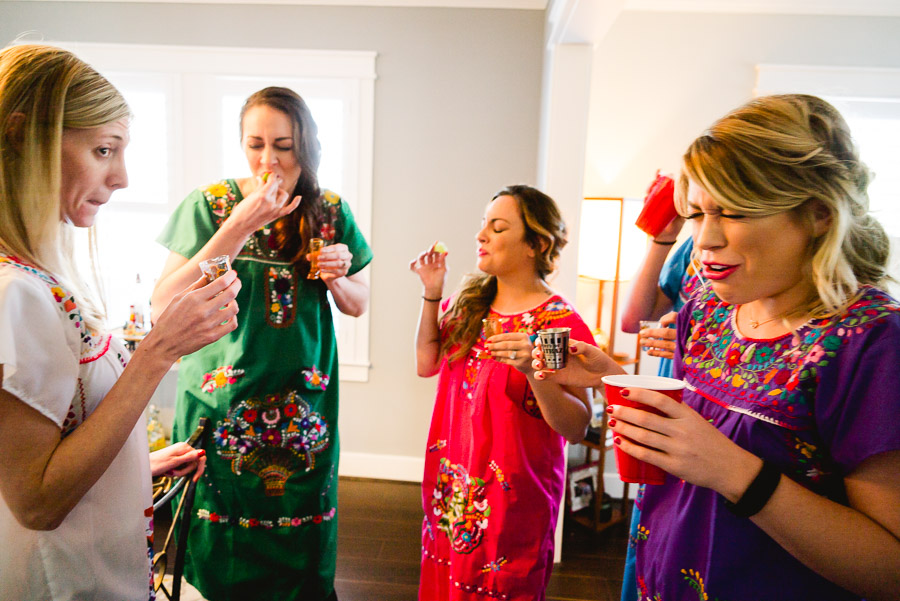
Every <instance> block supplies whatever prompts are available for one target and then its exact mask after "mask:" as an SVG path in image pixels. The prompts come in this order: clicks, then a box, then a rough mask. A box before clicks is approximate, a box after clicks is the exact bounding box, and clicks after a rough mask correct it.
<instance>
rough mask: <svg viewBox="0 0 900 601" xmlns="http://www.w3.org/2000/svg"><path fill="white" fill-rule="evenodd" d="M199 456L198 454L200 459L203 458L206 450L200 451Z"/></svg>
mask: <svg viewBox="0 0 900 601" xmlns="http://www.w3.org/2000/svg"><path fill="white" fill-rule="evenodd" d="M199 454H200V456H201V457H203V456H204V455H206V449H200V451H199Z"/></svg>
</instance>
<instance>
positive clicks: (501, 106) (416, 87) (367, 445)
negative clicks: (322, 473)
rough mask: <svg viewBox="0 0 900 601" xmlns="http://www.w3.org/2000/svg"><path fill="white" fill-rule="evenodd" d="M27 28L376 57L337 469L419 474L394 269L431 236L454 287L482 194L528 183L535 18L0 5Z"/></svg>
mask: <svg viewBox="0 0 900 601" xmlns="http://www.w3.org/2000/svg"><path fill="white" fill-rule="evenodd" d="M26 31H32V32H36V34H32V35H30V36H29V38H28V39H31V40H34V39H40V38H41V37H42V38H43V39H47V40H59V41H82V42H117V43H138V44H153V43H157V44H179V45H210V46H229V45H233V46H249V47H284V48H308V49H313V48H328V49H345V50H374V51H376V52H377V53H378V59H377V71H378V79H377V81H376V83H375V161H374V196H373V199H374V200H373V224H372V240H371V243H372V246H373V249H374V252H375V260H374V262H373V264H372V300H371V306H370V311H371V316H372V322H371V323H372V329H371V357H372V369H371V372H370V378H369V381H368V382H367V383H344V384H342V388H341V413H340V415H341V418H340V428H341V440H342V452H343V461H342V473H350V474H352V475H369V476H375V477H384V478H391V479H410V480H419V479H420V478H421V469H422V463H423V461H422V458H423V456H424V448H425V439H426V435H427V428H428V423H429V421H430V417H431V407H432V403H433V400H434V388H435V380H423V379H420V378H417V377H416V375H415V370H414V359H413V336H414V331H415V322H416V316H417V313H418V306H419V301H420V299H419V295H420V286H419V285H418V284H417V279H416V278H415V277H414V276H413V275H412V274H411V273H410V272H409V271H408V269H407V265H408V262H409V260H410V259H412V258H413V257H414V256H415V255H416V254H417V252H418V251H419V250H421V249H424V248H426V247H428V246H429V245H430V244H431V243H432V242H433V241H434V240H435V239H438V238H440V239H442V240H444V241H445V242H446V243H447V244H448V246H449V247H450V253H451V254H450V257H449V261H450V268H451V276H450V280H451V282H452V283H453V284H454V285H455V283H456V282H458V280H459V278H460V277H461V276H462V275H463V273H465V272H466V271H468V270H469V269H471V268H472V266H473V264H474V259H475V254H474V250H475V249H474V235H475V232H476V231H477V229H478V227H479V223H480V220H481V216H482V213H483V209H484V206H485V204H486V203H487V201H488V200H489V199H490V198H491V196H492V195H493V193H494V192H495V191H497V190H499V189H500V188H501V187H503V186H504V185H507V184H511V183H520V182H522V183H531V184H534V183H535V180H536V176H537V175H536V174H537V167H536V164H537V155H538V152H537V140H538V121H539V105H540V85H541V62H542V43H543V38H544V34H543V31H544V12H543V11H540V10H479V9H438V8H422V9H414V8H359V7H357V8H339V7H310V6H286V5H279V6H273V5H253V6H248V5H234V4H228V5H210V4H202V5H190V4H153V5H150V4H136V3H104V2H101V3H77V2H60V3H54V2H0V44H5V43H7V42H9V41H11V40H12V39H14V38H15V37H16V36H18V35H19V34H21V33H23V32H26ZM222 175H223V176H224V175H227V174H222ZM195 183H196V184H197V185H201V184H203V183H205V182H199V181H198V182H195ZM568 260H571V261H574V256H569V257H568Z"/></svg>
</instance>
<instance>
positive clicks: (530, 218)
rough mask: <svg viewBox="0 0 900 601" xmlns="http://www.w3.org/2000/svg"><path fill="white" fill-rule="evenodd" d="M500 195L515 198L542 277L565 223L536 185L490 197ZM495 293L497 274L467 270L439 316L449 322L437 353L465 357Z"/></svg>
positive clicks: (559, 244)
mask: <svg viewBox="0 0 900 601" xmlns="http://www.w3.org/2000/svg"><path fill="white" fill-rule="evenodd" d="M501 196H510V197H512V198H514V199H515V201H516V205H517V206H518V207H519V214H520V215H521V217H522V222H523V223H524V224H525V242H527V243H528V245H529V246H531V248H533V249H535V250H537V251H538V253H537V255H536V256H535V263H534V268H535V272H536V273H537V275H538V276H539V277H540V278H541V279H542V280H546V279H547V276H549V275H550V274H551V273H553V271H554V270H555V269H556V260H557V259H558V258H559V252H560V250H562V248H563V247H564V246H565V245H566V242H568V239H567V237H566V235H567V234H566V224H565V222H563V219H562V214H561V213H560V212H559V207H557V206H556V203H555V202H554V201H553V199H552V198H550V197H549V196H547V195H546V194H544V193H543V192H541V191H540V190H538V189H536V188H532V187H531V186H525V185H515V186H507V187H506V188H503V189H502V190H500V191H499V192H497V193H496V194H494V196H493V198H491V202H494V201H495V200H496V199H497V198H499V197H501ZM495 296H497V276H493V275H488V274H485V273H477V274H469V275H468V276H466V278H465V279H464V280H463V285H462V288H461V289H460V291H459V294H457V295H456V299H455V300H454V302H453V305H452V306H451V307H450V309H449V310H448V311H447V314H446V315H445V316H444V318H443V323H444V324H445V325H446V324H452V325H449V326H448V327H449V330H448V334H447V336H444V337H443V338H442V340H441V350H440V352H441V355H442V356H443V355H445V354H448V353H449V360H450V361H456V360H457V359H460V358H462V357H465V356H466V355H467V354H468V352H469V350H470V349H471V348H472V346H474V344H475V343H476V342H477V341H478V337H479V336H480V334H481V320H482V319H484V318H485V317H487V314H488V312H490V309H491V303H493V302H494V297H495Z"/></svg>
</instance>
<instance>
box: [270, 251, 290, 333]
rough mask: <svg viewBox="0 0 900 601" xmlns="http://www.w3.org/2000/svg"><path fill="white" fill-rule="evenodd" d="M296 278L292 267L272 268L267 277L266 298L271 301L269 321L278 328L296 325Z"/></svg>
mask: <svg viewBox="0 0 900 601" xmlns="http://www.w3.org/2000/svg"><path fill="white" fill-rule="evenodd" d="M295 290H296V277H295V274H294V270H293V268H291V267H285V266H270V267H269V271H268V273H267V277H266V296H267V297H268V299H269V312H268V314H267V316H266V317H267V321H268V323H269V325H272V326H274V327H276V328H286V327H287V326H289V325H291V324H292V323H294V317H295V310H294V296H295V294H296V293H295Z"/></svg>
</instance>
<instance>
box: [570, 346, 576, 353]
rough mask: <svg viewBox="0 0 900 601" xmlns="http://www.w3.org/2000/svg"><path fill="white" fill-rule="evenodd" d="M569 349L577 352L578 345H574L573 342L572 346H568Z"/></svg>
mask: <svg viewBox="0 0 900 601" xmlns="http://www.w3.org/2000/svg"><path fill="white" fill-rule="evenodd" d="M569 350H570V351H571V352H573V353H577V352H578V347H577V346H575V345H574V344H573V345H572V346H570V347H569Z"/></svg>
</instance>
